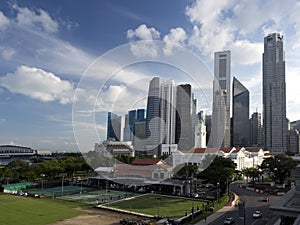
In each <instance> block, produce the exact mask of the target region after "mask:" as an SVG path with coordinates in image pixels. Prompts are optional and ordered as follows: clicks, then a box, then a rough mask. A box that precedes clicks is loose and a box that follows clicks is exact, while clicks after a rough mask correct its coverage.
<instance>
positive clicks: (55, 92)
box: [0, 66, 74, 104]
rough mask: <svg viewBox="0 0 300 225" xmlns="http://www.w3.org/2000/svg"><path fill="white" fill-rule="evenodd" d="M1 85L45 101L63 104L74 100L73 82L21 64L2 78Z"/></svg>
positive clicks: (0, 79) (13, 91) (11, 90)
mask: <svg viewBox="0 0 300 225" xmlns="http://www.w3.org/2000/svg"><path fill="white" fill-rule="evenodd" d="M0 86H2V87H5V88H7V89H8V90H9V91H10V92H12V93H17V94H23V95H26V96H29V97H31V98H33V99H37V100H40V101H43V102H50V101H56V100H57V101H59V102H60V103H61V104H67V103H70V102H72V100H73V95H74V88H73V84H72V83H70V82H69V81H66V80H61V79H60V78H59V77H57V76H55V75H54V74H53V73H50V72H46V71H44V70H42V69H38V68H35V67H28V66H20V67H18V68H17V70H16V71H15V72H14V73H8V74H6V75H5V76H3V77H1V78H0Z"/></svg>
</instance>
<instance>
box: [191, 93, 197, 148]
mask: <svg viewBox="0 0 300 225" xmlns="http://www.w3.org/2000/svg"><path fill="white" fill-rule="evenodd" d="M196 111H197V99H195V95H194V93H192V140H191V141H192V143H195V127H196V126H197V125H198V115H197V113H196Z"/></svg>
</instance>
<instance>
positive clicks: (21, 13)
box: [12, 4, 58, 33]
mask: <svg viewBox="0 0 300 225" xmlns="http://www.w3.org/2000/svg"><path fill="white" fill-rule="evenodd" d="M12 8H13V9H15V10H16V11H17V17H16V22H17V24H18V25H19V26H21V27H29V28H38V29H40V30H42V31H46V32H48V33H53V32H57V31H58V23H57V22H56V21H55V20H53V19H52V18H51V17H50V15H49V14H48V13H47V12H45V11H44V10H42V9H37V10H36V11H35V12H34V11H32V10H29V9H28V8H26V7H24V8H22V7H19V6H18V5H16V4H14V5H13V6H12Z"/></svg>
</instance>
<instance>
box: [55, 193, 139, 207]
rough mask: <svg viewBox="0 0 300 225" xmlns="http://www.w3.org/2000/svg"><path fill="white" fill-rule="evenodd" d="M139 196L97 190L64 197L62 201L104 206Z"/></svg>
mask: <svg viewBox="0 0 300 225" xmlns="http://www.w3.org/2000/svg"><path fill="white" fill-rule="evenodd" d="M135 195H137V193H133V192H127V191H116V190H105V189H101V190H97V191H90V192H83V193H77V194H72V195H64V196H63V197H59V198H60V199H64V200H68V201H76V202H84V203H87V204H97V205H98V204H104V203H107V202H113V201H117V200H120V199H124V198H128V197H132V196H135Z"/></svg>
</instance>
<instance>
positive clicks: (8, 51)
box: [0, 47, 16, 60]
mask: <svg viewBox="0 0 300 225" xmlns="http://www.w3.org/2000/svg"><path fill="white" fill-rule="evenodd" d="M0 52H1V56H2V58H3V59H5V60H10V59H11V58H12V57H13V56H14V55H15V53H16V51H15V50H14V49H12V48H1V47H0Z"/></svg>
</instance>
